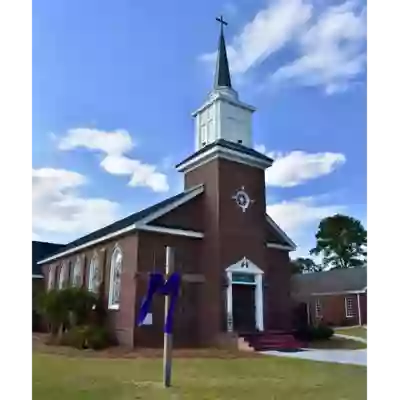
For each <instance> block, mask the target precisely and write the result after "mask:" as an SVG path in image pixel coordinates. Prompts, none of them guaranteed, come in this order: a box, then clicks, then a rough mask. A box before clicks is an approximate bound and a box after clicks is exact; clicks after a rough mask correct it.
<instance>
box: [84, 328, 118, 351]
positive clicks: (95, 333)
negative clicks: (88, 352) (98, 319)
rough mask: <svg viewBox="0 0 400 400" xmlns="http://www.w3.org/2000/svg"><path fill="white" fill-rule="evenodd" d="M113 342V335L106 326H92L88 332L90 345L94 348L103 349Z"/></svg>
mask: <svg viewBox="0 0 400 400" xmlns="http://www.w3.org/2000/svg"><path fill="white" fill-rule="evenodd" d="M111 343H112V340H111V336H110V334H109V332H108V331H107V329H106V328H104V327H101V326H91V327H90V330H89V334H88V346H89V347H90V348H91V349H93V350H101V349H105V348H106V347H109V346H110V345H111Z"/></svg>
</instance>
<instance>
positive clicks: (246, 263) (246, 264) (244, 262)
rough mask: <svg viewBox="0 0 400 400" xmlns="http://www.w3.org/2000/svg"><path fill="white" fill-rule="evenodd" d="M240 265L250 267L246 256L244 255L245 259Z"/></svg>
mask: <svg viewBox="0 0 400 400" xmlns="http://www.w3.org/2000/svg"><path fill="white" fill-rule="evenodd" d="M240 266H241V267H242V268H249V262H248V261H247V258H246V257H243V260H242V262H241V263H240Z"/></svg>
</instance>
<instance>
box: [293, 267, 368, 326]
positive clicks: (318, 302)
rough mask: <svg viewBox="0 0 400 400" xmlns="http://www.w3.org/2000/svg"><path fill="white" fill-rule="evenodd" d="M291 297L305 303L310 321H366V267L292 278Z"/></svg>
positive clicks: (336, 323)
mask: <svg viewBox="0 0 400 400" xmlns="http://www.w3.org/2000/svg"><path fill="white" fill-rule="evenodd" d="M292 298H293V299H294V300H295V302H296V303H297V304H304V305H306V307H307V314H308V320H309V322H310V323H312V324H316V323H318V322H319V321H324V323H327V324H329V325H332V326H351V325H366V324H367V268H349V269H335V270H331V271H326V272H315V273H312V274H303V275H301V274H297V275H294V276H293V278H292Z"/></svg>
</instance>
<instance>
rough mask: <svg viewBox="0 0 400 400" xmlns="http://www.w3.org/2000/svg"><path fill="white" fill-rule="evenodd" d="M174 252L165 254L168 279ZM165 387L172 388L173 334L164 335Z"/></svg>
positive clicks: (168, 250)
mask: <svg viewBox="0 0 400 400" xmlns="http://www.w3.org/2000/svg"><path fill="white" fill-rule="evenodd" d="M174 261H175V260H174V251H173V248H172V247H169V246H168V247H167V248H166V253H165V275H166V278H167V279H168V277H169V275H170V274H172V273H173V272H174ZM169 304H170V297H169V296H165V310H164V322H165V323H166V322H167V315H168V309H169ZM163 364H164V387H170V386H171V372H172V333H164V362H163Z"/></svg>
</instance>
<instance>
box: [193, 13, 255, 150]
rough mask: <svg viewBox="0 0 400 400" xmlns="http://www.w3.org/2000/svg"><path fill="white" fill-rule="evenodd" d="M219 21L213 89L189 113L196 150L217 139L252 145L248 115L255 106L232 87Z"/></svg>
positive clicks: (221, 20) (220, 20)
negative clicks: (191, 119)
mask: <svg viewBox="0 0 400 400" xmlns="http://www.w3.org/2000/svg"><path fill="white" fill-rule="evenodd" d="M217 21H219V22H220V23H221V32H220V37H219V46H218V53H217V65H216V71H215V79H214V88H213V90H212V92H211V93H210V94H209V95H208V99H207V100H206V102H205V104H203V106H202V107H200V108H199V109H198V110H196V111H195V112H194V113H193V114H192V115H193V117H195V127H196V128H195V129H196V144H195V146H196V151H197V150H200V149H201V148H202V147H204V146H206V145H208V144H210V143H213V142H215V141H217V140H219V139H225V140H227V141H230V142H235V143H239V144H242V145H244V146H247V147H252V146H253V141H252V126H251V125H252V124H251V122H252V121H251V117H252V113H253V112H254V111H255V108H254V107H252V106H249V105H248V104H245V103H243V102H241V101H240V100H239V96H238V93H237V92H236V91H235V90H234V89H233V88H232V85H231V78H230V72H229V64H228V57H227V54H226V46H225V38H224V31H223V25H226V22H225V21H224V20H223V18H222V17H221V18H217Z"/></svg>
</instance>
